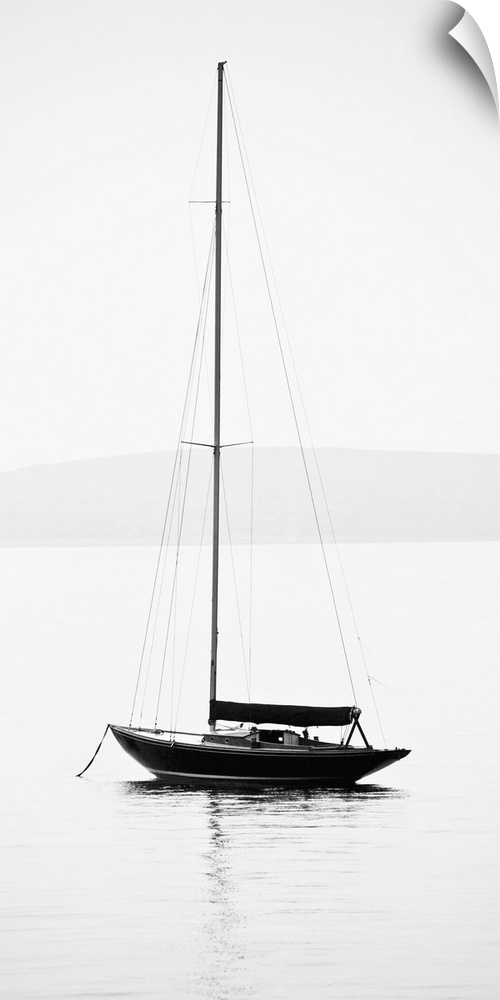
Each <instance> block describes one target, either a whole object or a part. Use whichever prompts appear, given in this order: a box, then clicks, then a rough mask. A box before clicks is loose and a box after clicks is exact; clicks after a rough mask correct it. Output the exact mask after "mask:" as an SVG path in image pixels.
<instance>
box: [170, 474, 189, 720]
mask: <svg viewBox="0 0 500 1000" xmlns="http://www.w3.org/2000/svg"><path fill="white" fill-rule="evenodd" d="M181 459H182V456H181ZM179 467H180V466H179ZM186 489H187V482H186ZM180 502H181V491H180V490H179V494H178V499H177V537H178V539H179V545H180V534H181V519H180V518H181V511H180ZM178 583H179V581H178V576H177V574H176V577H175V582H174V590H173V600H174V631H173V636H172V671H171V675H170V731H172V723H173V721H174V682H175V644H176V638H177V605H178V594H179V587H178Z"/></svg>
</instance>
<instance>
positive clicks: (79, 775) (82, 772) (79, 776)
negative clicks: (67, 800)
mask: <svg viewBox="0 0 500 1000" xmlns="http://www.w3.org/2000/svg"><path fill="white" fill-rule="evenodd" d="M108 729H109V723H108V725H107V726H106V729H105V730H104V736H106V733H107V731H108ZM104 736H103V738H102V740H101V742H100V743H99V746H98V747H97V750H96V752H95V754H94V756H93V757H92V758H91V760H89V762H88V764H87V767H84V769H83V771H80V773H79V774H77V775H76V777H77V778H81V776H82V774H85V771H88V769H89V767H90V765H91V764H93V763H94V761H95V759H96V757H97V754H98V753H99V750H100V749H101V747H102V745H103V743H104Z"/></svg>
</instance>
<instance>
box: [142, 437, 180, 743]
mask: <svg viewBox="0 0 500 1000" xmlns="http://www.w3.org/2000/svg"><path fill="white" fill-rule="evenodd" d="M181 458H182V454H181V452H179V463H178V467H177V477H176V486H175V491H174V494H173V502H175V498H176V497H177V495H178V493H179V492H180V484H181ZM172 525H173V512H172V515H171V517H170V522H169V527H168V534H167V540H166V544H165V546H164V554H163V565H162V570H161V575H160V581H159V587H158V591H157V594H156V612H155V617H154V624H153V631H152V634H151V639H150V643H149V657H148V665H147V668H146V677H145V680H144V688H143V693H142V702H141V711H140V715H139V728H140V727H141V723H142V717H143V714H144V706H145V702H146V694H147V691H148V685H149V674H150V671H151V662H152V658H153V651H154V648H155V640H156V631H157V628H158V618H159V614H160V601H161V594H162V591H163V584H164V581H165V572H166V569H167V560H168V549H169V545H170V535H171V532H172Z"/></svg>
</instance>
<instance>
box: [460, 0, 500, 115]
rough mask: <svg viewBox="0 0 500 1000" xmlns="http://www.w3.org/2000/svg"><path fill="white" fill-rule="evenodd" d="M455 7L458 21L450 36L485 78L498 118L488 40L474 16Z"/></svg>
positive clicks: (496, 94) (495, 85)
mask: <svg viewBox="0 0 500 1000" xmlns="http://www.w3.org/2000/svg"><path fill="white" fill-rule="evenodd" d="M453 6H454V7H457V14H458V19H457V21H456V23H455V25H454V27H452V28H450V29H449V31H448V34H449V35H450V36H451V37H452V38H453V39H454V40H455V41H456V42H458V44H459V45H461V47H462V48H463V49H464V51H465V52H466V53H467V55H468V56H470V58H471V59H472V60H473V62H474V63H475V64H476V66H477V68H478V70H479V71H480V73H481V74H482V76H483V77H484V80H485V81H486V83H487V85H488V88H489V90H490V93H491V96H492V97H493V100H494V102H495V108H496V111H497V116H498V112H499V106H498V88H497V81H496V75H495V67H494V65H493V59H492V58H491V53H490V50H489V48H488V44H487V42H486V39H485V37H484V35H483V33H482V31H481V28H480V27H479V25H478V23H477V21H475V20H474V18H473V17H472V15H471V14H469V12H468V11H467V10H466V9H465V8H464V7H459V6H457V5H456V4H453Z"/></svg>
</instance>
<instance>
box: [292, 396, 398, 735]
mask: <svg viewBox="0 0 500 1000" xmlns="http://www.w3.org/2000/svg"><path fill="white" fill-rule="evenodd" d="M299 392H300V386H299ZM304 416H305V420H306V424H307V428H308V431H309V438H310V441H311V446H312V453H313V457H314V461H315V464H316V472H317V475H318V479H319V483H320V487H321V493H322V496H323V501H324V504H325V508H326V513H327V517H328V521H329V524H330V530H331V533H332V538H333V542H334V546H335V554H336V556H337V561H338V564H339V567H340V573H341V576H342V581H343V584H344V589H345V593H346V597H347V602H348V604H349V609H350V612H351V618H352V622H353V625H354V630H355V632H356V638H357V640H358V644H359V651H360V653H361V659H362V662H363V666H364V669H365V673H366V677H367V680H368V686H369V688H370V693H371V697H372V701H373V707H374V709H375V715H376V716H377V722H378V725H379V729H380V733H381V736H382V741H383V743H384V746H386V745H387V744H386V739H385V734H384V730H383V727H382V722H381V719H380V715H379V711H378V705H377V700H376V698H375V692H374V690H373V685H372V681H371V677H370V674H369V672H368V665H367V663H366V657H365V653H364V649H363V646H364V643H363V642H362V641H361V636H360V634H359V629H358V623H357V620H356V615H355V613H354V606H353V603H352V600H351V593H350V590H349V587H348V584H347V577H346V574H345V570H344V564H343V561H342V558H341V555H340V549H339V544H338V541H337V534H336V531H335V528H334V526H333V520H332V517H331V513H330V506H329V504H328V499H327V496H326V490H325V486H324V482H323V477H322V475H321V469H320V465H319V462H318V456H317V454H316V449H315V447H314V445H313V443H312V437H311V432H310V429H309V424H308V421H307V414H306V412H305V408H304ZM366 648H368V647H366Z"/></svg>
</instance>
